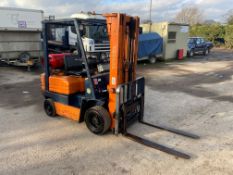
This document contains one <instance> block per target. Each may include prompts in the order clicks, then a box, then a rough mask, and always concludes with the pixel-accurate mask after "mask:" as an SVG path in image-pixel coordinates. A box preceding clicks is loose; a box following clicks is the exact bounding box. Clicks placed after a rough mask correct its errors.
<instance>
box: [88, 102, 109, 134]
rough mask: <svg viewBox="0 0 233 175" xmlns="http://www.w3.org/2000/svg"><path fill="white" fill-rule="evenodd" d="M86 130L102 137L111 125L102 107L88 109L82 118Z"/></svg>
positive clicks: (107, 114)
mask: <svg viewBox="0 0 233 175" xmlns="http://www.w3.org/2000/svg"><path fill="white" fill-rule="evenodd" d="M84 120H85V123H86V125H87V128H88V129H89V130H90V131H91V132H92V133H94V134H97V135H103V134H104V133H106V132H107V131H108V130H109V128H110V124H111V118H110V116H109V113H108V111H107V110H106V109H105V108H104V107H102V106H94V107H91V108H90V109H88V110H87V111H86V113H85V117H84Z"/></svg>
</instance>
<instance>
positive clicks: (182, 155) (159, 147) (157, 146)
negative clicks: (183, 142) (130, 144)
mask: <svg viewBox="0 0 233 175" xmlns="http://www.w3.org/2000/svg"><path fill="white" fill-rule="evenodd" d="M124 136H125V137H126V138H128V139H130V140H132V141H135V142H137V143H140V144H142V145H145V146H148V147H151V148H154V149H157V150H160V151H162V152H165V153H167V154H171V155H173V156H176V157H180V158H184V159H190V158H191V156H190V155H188V154H185V153H182V152H180V151H177V150H175V149H173V148H169V147H167V146H164V145H161V144H159V143H156V142H152V141H150V140H147V139H144V138H142V137H139V136H136V135H133V134H130V133H128V132H127V133H125V134H124Z"/></svg>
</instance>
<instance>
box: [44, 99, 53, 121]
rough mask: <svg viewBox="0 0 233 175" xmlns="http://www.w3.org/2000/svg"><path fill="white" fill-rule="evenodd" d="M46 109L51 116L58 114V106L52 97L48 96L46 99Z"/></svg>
mask: <svg viewBox="0 0 233 175" xmlns="http://www.w3.org/2000/svg"><path fill="white" fill-rule="evenodd" d="M44 110H45V113H46V114H47V115H48V116H49V117H55V116H56V108H55V105H54V102H53V100H52V99H50V98H48V99H45V101H44Z"/></svg>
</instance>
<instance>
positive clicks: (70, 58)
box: [64, 55, 83, 72]
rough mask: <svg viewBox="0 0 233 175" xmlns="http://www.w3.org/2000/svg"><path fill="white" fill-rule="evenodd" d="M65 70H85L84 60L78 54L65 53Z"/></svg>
mask: <svg viewBox="0 0 233 175" xmlns="http://www.w3.org/2000/svg"><path fill="white" fill-rule="evenodd" d="M64 64H65V71H66V72H68V71H75V72H81V71H83V61H82V59H81V58H79V57H78V56H77V55H65V58H64Z"/></svg>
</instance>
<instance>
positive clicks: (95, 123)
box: [41, 13, 199, 159]
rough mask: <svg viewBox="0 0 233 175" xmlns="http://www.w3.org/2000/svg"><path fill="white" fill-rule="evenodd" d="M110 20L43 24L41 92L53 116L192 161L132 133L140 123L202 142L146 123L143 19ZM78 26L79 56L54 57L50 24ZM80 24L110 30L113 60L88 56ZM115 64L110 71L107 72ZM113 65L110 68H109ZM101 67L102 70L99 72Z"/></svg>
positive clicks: (111, 17) (114, 16)
mask: <svg viewBox="0 0 233 175" xmlns="http://www.w3.org/2000/svg"><path fill="white" fill-rule="evenodd" d="M104 16H105V17H106V22H105V23H103V21H98V20H83V19H82V20H81V19H66V20H52V21H44V22H43V36H44V62H45V64H44V70H45V73H44V74H42V75H41V88H42V92H43V95H44V97H45V101H44V109H45V112H46V113H47V115H49V116H51V117H54V116H56V115H59V116H64V117H67V118H69V119H72V120H75V121H78V122H82V121H85V123H86V125H87V128H88V129H89V130H90V131H91V132H93V133H94V134H104V133H106V132H107V131H108V130H109V129H111V130H112V131H113V132H114V133H115V134H116V135H118V134H122V135H123V136H125V137H126V138H129V139H131V140H133V141H135V142H138V143H140V144H143V145H145V146H148V147H151V148H154V149H158V150H161V151H163V152H166V153H168V154H171V155H174V156H177V157H181V158H185V159H188V158H190V156H189V155H187V154H185V153H182V152H180V151H176V150H175V149H173V148H169V147H166V146H163V145H161V144H158V143H155V142H152V141H149V140H146V139H144V138H142V137H139V136H136V135H133V134H131V133H129V132H128V131H127V129H128V127H129V126H130V125H132V124H134V123H135V122H139V123H141V124H144V125H147V126H150V127H154V128H157V129H162V130H165V131H169V132H172V133H175V134H179V135H182V136H186V137H189V138H193V139H197V138H199V137H198V136H196V135H194V134H190V133H187V132H184V131H181V130H176V129H172V128H168V127H163V126H158V125H152V124H150V123H147V122H145V121H144V119H143V118H144V95H145V92H144V91H145V79H144V77H139V78H137V77H136V64H137V49H138V35H139V18H138V17H131V16H127V15H125V14H118V13H110V14H105V15H104ZM51 25H52V26H53V27H54V26H59V27H60V26H65V27H66V26H73V27H75V29H76V33H77V45H76V51H77V53H78V54H74V53H67V52H66V53H61V54H54V53H52V52H51V51H50V50H49V48H48V39H49V38H48V36H47V31H48V29H49V26H51ZM80 25H95V26H100V25H101V26H106V28H107V30H108V35H109V41H110V57H109V62H107V63H108V64H106V62H103V60H100V59H99V58H97V57H95V55H89V56H88V55H87V54H86V52H85V50H84V48H83V44H82V39H81V35H80V27H79V26H80ZM106 65H109V68H106ZM107 67H108V66H107ZM99 68H100V69H99Z"/></svg>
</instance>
